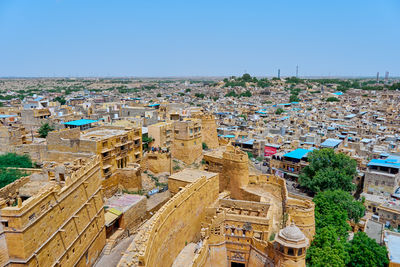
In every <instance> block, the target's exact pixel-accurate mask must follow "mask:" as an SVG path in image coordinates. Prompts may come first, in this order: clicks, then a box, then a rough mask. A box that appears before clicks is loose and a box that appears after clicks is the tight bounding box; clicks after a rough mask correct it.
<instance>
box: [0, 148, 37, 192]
mask: <svg viewBox="0 0 400 267" xmlns="http://www.w3.org/2000/svg"><path fill="white" fill-rule="evenodd" d="M32 165H33V163H32V160H31V158H30V157H29V156H28V155H17V154H15V153H7V154H4V155H0V188H2V187H4V186H6V185H8V184H10V183H12V182H14V181H15V180H17V179H19V178H21V177H22V176H25V175H26V174H25V173H24V172H22V171H20V170H16V169H8V167H15V168H32Z"/></svg>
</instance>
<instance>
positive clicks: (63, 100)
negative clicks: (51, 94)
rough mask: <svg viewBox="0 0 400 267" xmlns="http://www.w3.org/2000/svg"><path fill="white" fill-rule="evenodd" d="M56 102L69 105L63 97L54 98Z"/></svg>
mask: <svg viewBox="0 0 400 267" xmlns="http://www.w3.org/2000/svg"><path fill="white" fill-rule="evenodd" d="M54 101H57V102H59V103H60V104H61V105H65V103H67V100H65V98H64V97H61V96H57V97H55V98H54Z"/></svg>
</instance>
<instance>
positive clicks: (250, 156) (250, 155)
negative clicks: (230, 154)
mask: <svg viewBox="0 0 400 267" xmlns="http://www.w3.org/2000/svg"><path fill="white" fill-rule="evenodd" d="M247 156H248V157H249V159H251V158H254V155H253V153H251V152H248V151H247Z"/></svg>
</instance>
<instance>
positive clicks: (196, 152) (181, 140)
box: [172, 119, 203, 164]
mask: <svg viewBox="0 0 400 267" xmlns="http://www.w3.org/2000/svg"><path fill="white" fill-rule="evenodd" d="M202 152H203V147H202V140H201V121H200V120H199V119H185V120H182V121H175V122H174V141H173V145H172V157H174V158H176V159H179V160H181V161H183V162H184V163H186V164H192V163H193V162H195V161H196V160H197V159H199V158H200V157H201V155H202Z"/></svg>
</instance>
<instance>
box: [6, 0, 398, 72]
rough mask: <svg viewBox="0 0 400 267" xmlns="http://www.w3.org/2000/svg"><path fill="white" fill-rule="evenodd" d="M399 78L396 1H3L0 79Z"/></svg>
mask: <svg viewBox="0 0 400 267" xmlns="http://www.w3.org/2000/svg"><path fill="white" fill-rule="evenodd" d="M296 65H298V66H299V76H300V77H301V76H303V77H305V76H375V75H376V73H377V72H378V71H379V72H380V74H381V76H383V75H384V73H385V71H389V74H390V76H400V1H399V0H381V1H376V0H374V1H370V0H335V1H321V0H315V1H314V0H302V1H298V0H292V1H291V0H286V1H285V0H282V1H277V0H273V1H272V0H260V1H256V0H246V1H243V0H242V1H236V0H229V1H222V0H197V1H193V0H182V1H177V0H159V1H155V0H140V1H139V0H126V1H119V0H113V1H110V0H35V1H32V0H0V77H11V76H12V77H38V76H40V77H65V76H67V77H71V76H83V77H85V76H86V77H87V76H117V77H121V76H129V77H169V76H230V75H241V74H243V73H245V72H247V73H250V74H251V75H256V76H276V75H277V72H278V69H280V70H281V75H282V76H293V75H295V72H296Z"/></svg>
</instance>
